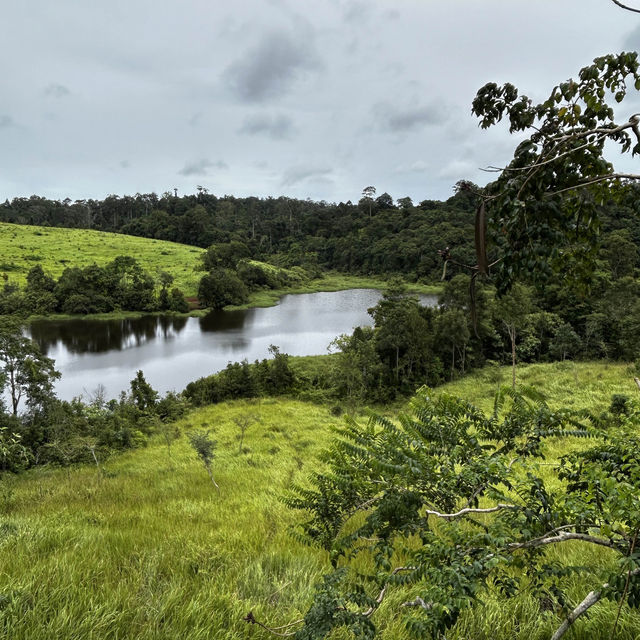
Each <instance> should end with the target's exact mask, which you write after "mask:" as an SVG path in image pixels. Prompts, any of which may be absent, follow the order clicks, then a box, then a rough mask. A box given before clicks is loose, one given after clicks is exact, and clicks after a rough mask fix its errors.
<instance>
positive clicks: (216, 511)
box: [0, 363, 640, 640]
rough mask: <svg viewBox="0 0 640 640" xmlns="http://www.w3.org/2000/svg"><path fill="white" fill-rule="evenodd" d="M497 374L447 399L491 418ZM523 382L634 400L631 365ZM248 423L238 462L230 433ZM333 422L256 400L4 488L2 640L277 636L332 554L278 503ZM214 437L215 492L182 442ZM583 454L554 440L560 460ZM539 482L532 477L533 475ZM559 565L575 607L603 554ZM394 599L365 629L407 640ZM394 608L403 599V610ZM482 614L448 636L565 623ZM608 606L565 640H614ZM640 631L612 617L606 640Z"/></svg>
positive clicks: (547, 368)
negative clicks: (576, 569) (249, 617)
mask: <svg viewBox="0 0 640 640" xmlns="http://www.w3.org/2000/svg"><path fill="white" fill-rule="evenodd" d="M509 376H510V372H509V370H508V369H507V368H495V369H490V370H488V371H483V372H480V373H478V374H477V375H473V376H470V377H468V378H467V379H465V380H463V381H459V382H456V383H453V384H451V385H447V386H445V387H444V388H443V391H448V392H452V393H461V394H464V397H466V398H468V399H469V401H471V402H474V403H477V404H480V405H484V406H486V407H489V405H490V403H491V398H492V397H493V394H494V392H495V390H496V388H497V386H498V384H499V383H500V380H501V379H502V380H507V381H508V380H509ZM520 377H521V379H522V381H523V382H525V383H527V384H535V385H538V386H539V388H540V389H541V390H543V391H544V390H546V389H549V391H550V394H551V396H550V405H551V406H553V407H561V406H564V405H566V404H571V405H572V406H573V407H575V408H591V409H592V410H595V411H600V410H604V409H606V408H607V407H608V405H609V404H610V399H611V395H612V394H614V393H623V394H626V395H629V396H631V395H632V394H634V393H636V394H637V390H634V384H633V380H632V378H631V377H630V372H629V370H628V367H627V366H625V365H616V364H605V363H600V364H574V363H556V364H552V365H529V366H525V367H522V369H521V372H520ZM247 415H252V416H256V417H257V420H256V421H255V422H254V423H252V424H251V425H250V426H249V428H248V429H247V431H246V434H245V436H244V445H243V449H242V452H241V453H238V444H239V439H240V428H239V426H238V422H237V421H236V419H238V420H242V419H243V418H244V417H245V416H247ZM340 422H341V419H339V418H336V417H334V416H332V415H331V413H330V411H329V410H328V409H327V408H325V407H323V406H319V405H317V404H308V403H302V402H299V401H294V400H285V399H275V398H265V399H260V400H251V401H235V402H226V403H222V404H218V405H214V406H209V407H205V408H202V409H198V410H195V411H193V412H192V413H190V414H189V415H187V416H186V417H184V418H182V419H181V420H179V421H178V422H177V423H176V426H177V429H178V432H179V434H180V437H179V438H178V439H177V440H176V441H175V442H173V443H172V445H171V450H170V453H169V450H168V448H167V443H166V440H165V438H164V437H163V436H162V435H157V436H154V437H152V439H151V440H150V442H149V444H148V446H147V447H146V448H142V449H136V450H133V451H130V452H127V453H123V454H119V455H117V456H114V457H111V458H108V459H106V460H105V461H101V465H100V470H98V469H97V468H96V466H95V464H88V465H87V466H84V467H82V466H81V467H71V468H67V469H57V468H56V467H55V466H51V465H49V466H45V467H38V468H35V469H33V470H31V471H28V472H26V473H24V474H22V475H20V476H10V475H5V476H3V479H2V493H1V495H0V513H1V514H2V516H1V518H2V521H1V524H0V527H1V529H0V531H1V538H0V555H1V560H2V566H3V571H2V574H1V575H0V594H2V600H1V601H2V607H0V621H1V623H0V629H2V632H1V633H2V635H3V637H6V638H12V639H16V640H18V639H25V640H26V639H29V640H37V639H38V638H42V639H45V638H46V639H48V638H51V637H89V636H91V635H92V634H93V635H96V634H97V633H99V634H100V637H104V638H115V637H128V638H136V639H140V640H142V639H145V638H148V639H151V638H154V639H158V638H166V639H167V640H168V639H169V638H175V637H180V636H185V637H190V638H203V639H204V638H211V637H215V638H229V639H231V638H239V637H240V638H241V637H261V638H267V637H270V634H268V633H267V632H264V631H261V630H258V629H256V628H249V627H248V626H247V625H246V623H245V622H243V620H242V618H243V616H245V615H246V614H247V613H248V612H249V611H253V613H254V615H255V617H256V618H257V619H259V620H261V621H263V622H268V623H271V624H272V625H274V626H276V625H277V624H282V623H286V622H289V621H291V620H295V619H298V618H299V617H300V615H301V614H302V613H303V612H304V611H305V610H306V608H307V607H308V605H309V603H310V601H311V598H312V594H313V585H314V583H315V582H316V580H317V579H319V577H320V575H321V574H322V573H323V572H326V571H327V570H328V568H329V566H330V565H329V558H328V555H327V554H326V553H325V552H323V551H321V550H318V549H313V548H309V547H307V546H305V545H303V544H302V543H300V542H299V541H297V540H296V538H295V537H292V536H291V535H290V529H289V528H290V527H291V526H293V525H294V524H295V523H296V522H300V521H301V520H300V516H299V515H298V514H297V513H296V512H295V511H292V510H290V509H288V508H287V507H286V506H285V505H284V504H283V503H282V500H281V498H282V496H283V495H285V493H286V492H287V490H289V489H291V488H292V486H293V484H295V483H304V482H305V479H306V478H307V477H308V476H309V474H310V473H311V472H312V471H316V470H318V469H319V468H320V467H319V464H318V455H319V452H320V451H321V450H322V449H324V448H325V447H327V446H328V445H329V444H330V442H331V441H332V439H333V435H332V431H331V427H332V425H335V424H339V423H340ZM202 429H212V432H213V435H214V437H215V438H216V440H217V448H216V457H215V459H214V461H213V471H214V474H215V479H216V482H217V483H218V484H219V486H220V492H219V493H218V492H217V491H216V490H215V488H214V487H213V486H212V484H211V482H210V480H209V478H208V477H207V474H206V472H205V470H204V469H203V468H202V466H201V464H200V462H199V461H198V458H197V456H196V454H195V452H194V451H193V449H192V448H191V447H190V445H189V443H188V439H187V437H186V435H185V434H188V433H189V432H191V431H197V430H202ZM583 443H584V441H581V440H575V439H568V440H562V439H558V440H555V441H553V442H552V443H551V444H550V447H551V452H552V454H553V455H554V456H555V455H558V454H560V453H562V452H564V451H566V450H568V448H573V447H575V446H576V445H580V444H583ZM543 469H544V467H543ZM551 558H552V559H554V560H557V561H562V562H573V563H576V564H581V565H590V567H591V568H590V569H589V570H588V571H586V570H585V572H584V575H578V576H574V577H572V578H570V579H569V582H570V584H571V589H570V592H571V593H572V594H573V597H574V598H581V597H583V596H584V591H585V586H586V585H587V584H589V582H588V578H590V576H591V573H592V572H596V573H597V572H598V571H600V570H601V569H602V568H603V567H607V566H612V565H611V564H610V563H611V562H612V561H611V560H610V559H609V555H608V554H607V553H606V552H605V553H601V552H593V553H587V552H585V551H584V549H583V548H582V547H581V546H580V543H566V546H565V547H563V548H561V549H559V550H557V551H554V552H552V554H551ZM405 595H406V594H403V593H402V592H399V593H395V594H394V595H393V596H390V598H389V599H387V600H386V601H385V603H384V607H383V608H382V610H380V611H379V612H377V613H376V615H375V621H376V624H378V625H379V627H380V630H381V638H383V639H385V640H391V639H394V640H395V639H403V640H404V639H406V638H409V636H408V634H407V632H406V630H404V627H403V619H404V613H405V612H404V611H403V610H401V609H400V610H399V609H398V608H397V605H398V604H399V603H401V602H402V601H403V600H402V598H403V597H404V596H405ZM405 599H407V598H406V597H405ZM483 599H484V602H485V606H484V607H483V608H482V610H469V611H467V612H465V613H464V614H463V615H462V617H461V619H460V620H459V622H458V625H457V626H456V627H455V628H454V630H453V631H452V632H451V633H450V634H448V635H447V637H448V638H458V639H460V640H462V638H469V637H473V638H479V639H482V638H487V639H488V638H492V639H495V640H498V639H502V638H504V639H507V638H521V639H522V640H524V639H527V640H528V639H529V638H540V639H542V638H548V637H550V635H551V631H552V630H553V629H555V628H556V627H557V626H558V624H559V622H560V621H561V615H560V613H559V612H557V611H551V610H550V609H549V606H548V603H546V601H545V600H544V599H539V598H536V597H534V596H533V595H530V594H527V593H524V594H522V595H519V596H517V597H514V598H513V599H510V600H507V601H506V602H505V601H504V600H503V599H502V598H501V596H500V594H499V591H498V589H495V590H494V591H493V592H492V593H489V594H488V595H487V596H485V597H484V598H483ZM615 613H616V604H615V603H612V602H603V603H601V604H599V605H598V606H597V607H594V609H593V610H592V613H591V615H590V616H589V618H588V619H582V620H580V621H579V623H576V626H575V628H574V630H573V634H574V635H573V636H571V637H573V638H575V639H576V640H581V639H584V640H586V639H587V638H589V639H592V638H595V639H599V638H600V639H605V638H609V637H610V635H609V634H610V632H611V627H612V624H613V620H614V619H615ZM638 625H640V619H639V618H638V616H637V614H636V613H635V612H633V611H630V610H629V609H628V608H627V607H626V606H625V607H623V610H622V615H621V620H620V622H619V623H618V633H619V635H618V637H621V638H631V637H633V634H634V629H637V627H638Z"/></svg>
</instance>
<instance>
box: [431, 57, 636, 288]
mask: <svg viewBox="0 0 640 640" xmlns="http://www.w3.org/2000/svg"><path fill="white" fill-rule="evenodd" d="M630 86H633V87H635V88H636V89H640V73H639V65H638V54H637V53H635V52H630V53H621V54H618V55H613V54H609V55H606V56H602V57H600V58H596V59H595V60H594V62H593V64H591V65H589V66H587V67H584V68H583V69H582V70H581V71H580V73H579V76H578V79H577V80H574V79H570V80H567V81H566V82H562V83H560V84H559V85H557V86H556V87H554V89H553V90H552V92H551V94H550V95H549V97H548V98H547V100H545V101H544V102H540V103H537V104H536V103H534V102H533V101H532V100H531V99H530V98H529V97H527V96H526V95H520V94H519V92H518V90H517V89H516V87H514V86H513V85H512V84H509V83H507V84H504V85H502V86H499V85H497V84H495V83H489V84H487V85H485V86H484V87H482V88H481V89H480V90H479V91H478V93H477V95H476V97H475V99H474V100H473V105H472V111H473V113H474V114H475V115H477V116H478V118H479V119H480V126H481V127H482V128H488V127H491V126H494V125H496V124H497V123H498V122H499V121H501V120H502V119H503V118H504V119H507V120H508V122H509V131H510V132H511V133H517V134H518V135H520V136H523V135H524V140H523V141H522V142H520V144H518V146H517V147H516V149H515V152H514V157H513V160H512V161H511V162H510V163H509V164H508V165H507V166H506V167H490V170H493V171H495V172H497V173H498V174H499V176H498V178H497V180H496V181H494V182H492V183H490V184H489V185H487V187H486V188H485V189H484V190H483V191H482V193H481V194H480V193H476V195H478V196H479V197H480V205H479V206H478V209H477V212H476V257H477V264H476V265H474V266H468V265H467V266H468V268H469V269H471V270H472V271H473V272H474V274H481V275H487V274H489V272H490V269H491V268H493V269H494V275H495V277H496V281H497V284H498V288H499V289H500V290H501V291H504V290H505V289H507V288H508V287H509V286H510V285H511V284H512V283H513V282H514V281H516V280H518V279H523V280H529V281H532V282H534V283H536V284H541V283H544V282H545V281H548V280H550V279H552V278H555V277H557V274H559V273H562V274H563V277H565V278H567V279H568V280H569V281H572V282H575V283H577V284H580V285H584V284H585V283H586V282H588V280H589V277H590V276H591V274H592V273H593V270H594V268H595V261H596V257H597V254H598V251H597V248H598V247H597V233H598V229H599V222H600V221H599V210H598V203H599V202H601V201H603V199H604V198H605V196H606V195H607V193H608V192H609V191H610V190H611V189H612V188H615V187H617V186H619V185H621V184H624V182H625V181H629V180H638V179H640V176H639V175H635V174H624V173H617V172H615V170H614V168H613V165H612V164H611V163H610V162H608V161H607V160H606V159H605V157H604V150H605V144H607V149H610V148H611V147H612V146H617V147H618V149H619V151H620V152H621V153H627V152H631V153H632V154H633V155H636V154H638V153H640V114H631V115H629V116H628V120H627V121H626V122H622V123H619V122H617V121H616V119H615V113H614V109H613V107H612V106H611V105H610V104H609V103H608V102H607V99H608V98H609V97H611V96H612V97H613V99H614V100H615V102H616V103H621V102H622V101H623V100H624V98H625V97H626V95H627V92H628V91H629V88H630ZM485 228H487V229H488V230H485ZM488 239H491V240H492V241H493V245H492V246H491V247H489V243H488V242H487V240H488ZM488 247H489V248H488ZM442 255H443V258H444V259H445V260H447V259H448V258H449V257H450V256H449V252H448V250H447V251H443V252H442Z"/></svg>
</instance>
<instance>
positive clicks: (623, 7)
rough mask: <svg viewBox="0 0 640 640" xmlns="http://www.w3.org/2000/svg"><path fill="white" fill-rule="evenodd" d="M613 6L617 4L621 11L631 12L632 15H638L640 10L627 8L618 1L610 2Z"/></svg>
mask: <svg viewBox="0 0 640 640" xmlns="http://www.w3.org/2000/svg"><path fill="white" fill-rule="evenodd" d="M611 2H613V4H617V5H618V6H619V7H620V8H621V9H625V10H626V11H633V12H634V13H640V9H634V8H633V7H628V6H627V5H626V4H622V2H619V1H618V0H611Z"/></svg>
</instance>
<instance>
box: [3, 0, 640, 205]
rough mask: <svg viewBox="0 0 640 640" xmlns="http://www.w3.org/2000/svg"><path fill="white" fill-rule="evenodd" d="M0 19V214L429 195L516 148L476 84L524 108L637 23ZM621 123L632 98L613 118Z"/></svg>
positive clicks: (532, 7)
mask: <svg viewBox="0 0 640 640" xmlns="http://www.w3.org/2000/svg"><path fill="white" fill-rule="evenodd" d="M632 3H635V5H633V6H637V7H640V0H628V4H630V5H632ZM0 15H1V16H2V24H3V28H2V37H1V38H0V77H1V78H2V81H1V82H0V201H3V200H4V199H5V198H9V199H11V198H13V197H28V196H30V195H32V194H37V195H40V196H44V197H48V198H54V199H64V198H66V197H69V198H71V199H74V200H75V199H84V198H104V197H105V196H106V195H108V194H117V195H125V194H129V195H133V194H135V193H138V192H139V193H149V192H152V191H154V192H156V193H158V194H161V193H163V192H165V191H170V190H173V189H174V188H177V189H178V193H179V194H186V193H195V192H196V188H197V187H198V186H202V187H205V188H206V189H208V190H209V192H210V193H214V194H216V195H225V194H228V195H235V196H250V195H253V196H259V197H266V196H274V197H278V196H280V195H286V196H290V197H295V198H303V199H305V198H311V199H312V200H326V201H328V202H339V201H347V200H352V201H354V202H355V201H357V200H358V199H359V198H360V197H361V194H362V190H363V188H364V187H367V186H369V185H371V186H374V187H375V188H376V189H377V193H378V195H380V194H381V193H383V192H387V193H389V194H391V196H392V197H393V198H394V199H397V198H401V197H406V196H409V197H410V198H412V199H413V201H414V202H420V201H422V200H424V199H446V198H448V197H449V196H450V195H451V194H452V186H453V185H454V184H455V183H456V182H457V181H458V180H461V179H467V180H472V181H474V182H476V183H478V184H481V185H483V184H485V183H486V182H487V181H489V180H490V179H491V178H492V177H493V176H491V175H490V174H487V173H485V172H483V171H482V168H483V167H488V166H490V165H496V166H502V165H504V164H505V163H506V162H508V160H509V159H510V158H511V156H512V151H513V149H514V147H515V145H516V143H517V140H515V139H514V138H513V136H510V135H509V133H508V131H507V129H506V127H505V126H499V127H497V128H495V129H491V130H481V129H479V127H478V124H477V120H476V119H475V118H474V116H473V115H472V114H471V102H472V100H473V98H474V96H475V94H476V91H477V90H478V89H479V88H480V87H481V86H483V85H484V84H485V83H487V82H497V83H503V82H511V83H513V84H515V85H516V86H517V87H518V88H519V89H520V91H521V92H523V93H526V94H527V95H529V96H530V97H532V98H533V99H537V100H542V99H544V98H546V97H547V96H548V95H549V93H550V91H551V89H552V88H553V87H554V86H555V85H557V84H558V83H559V82H562V81H564V80H566V79H567V78H569V77H575V76H577V73H578V71H579V69H580V68H581V67H583V66H585V65H587V64H589V63H590V62H591V61H592V59H593V58H594V57H596V56H599V55H603V54H606V53H618V52H620V51H623V50H625V51H629V50H638V49H640V14H634V13H629V12H626V11H623V10H622V9H620V8H618V7H616V6H615V5H614V4H613V3H612V2H611V1H610V0H535V2H532V1H528V2H524V1H522V0H438V1H436V0H233V2H232V1H230V0H225V1H222V0H179V1H178V0H154V1H151V0H109V2H106V1H105V0H93V1H91V2H87V0H55V2H52V0H5V2H3V3H2V11H1V13H0ZM639 111H640V95H639V94H638V92H635V91H633V94H632V95H630V96H629V98H628V99H627V100H625V101H624V102H623V103H622V106H621V109H620V111H619V112H617V116H618V119H619V120H620V121H626V120H627V119H628V117H629V116H630V115H631V114H633V113H636V112H639ZM610 159H611V160H613V161H614V163H615V164H616V168H617V169H619V170H621V171H625V172H634V173H640V160H639V159H637V158H635V159H632V158H631V157H630V156H628V157H623V158H618V157H616V156H614V157H611V158H610Z"/></svg>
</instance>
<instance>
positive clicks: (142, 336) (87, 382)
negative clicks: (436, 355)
mask: <svg viewBox="0 0 640 640" xmlns="http://www.w3.org/2000/svg"><path fill="white" fill-rule="evenodd" d="M379 299H380V293H379V292H378V291H374V290H371V289H354V290H349V291H337V292H332V293H312V294H305V295H295V296H294V295H288V296H284V297H283V298H282V299H281V301H280V303H279V304H278V305H277V306H275V307H269V308H265V309H249V310H247V311H215V312H212V313H210V314H208V315H207V316H204V317H202V318H184V317H176V316H162V315H154V316H143V317H141V318H134V319H132V318H127V319H124V320H63V321H48V320H43V321H39V322H35V323H34V324H33V325H31V328H30V335H31V337H32V338H33V339H34V340H35V341H36V342H38V344H39V345H40V347H41V349H42V350H43V352H45V353H46V354H47V355H48V356H49V357H51V358H54V359H55V361H56V368H57V369H58V370H59V371H60V372H61V373H62V378H61V379H60V380H59V381H58V382H57V383H56V392H57V393H58V396H59V397H60V398H63V399H65V400H70V399H71V398H73V397H74V396H78V395H81V394H82V393H87V392H89V391H91V390H92V389H95V388H96V387H97V385H98V384H101V385H104V387H105V388H106V393H107V397H116V396H117V395H118V394H119V393H120V391H121V390H123V389H126V388H128V386H129V381H130V380H131V379H132V378H133V377H134V376H135V373H136V371H137V370H138V369H142V370H143V371H144V374H145V377H146V379H147V380H148V381H149V382H150V383H151V384H152V385H153V387H154V388H156V389H157V390H158V391H160V392H161V393H164V392H166V391H169V390H177V391H179V390H181V389H183V388H184V387H185V386H186V385H187V384H188V383H189V382H190V381H192V380H195V379H196V378H199V377H201V376H206V375H209V374H211V373H214V372H216V371H220V370H221V369H224V368H225V367H226V366H227V363H228V362H233V361H239V360H242V359H244V358H246V359H247V360H249V362H253V361H254V360H260V359H262V358H266V357H268V356H269V346H270V345H272V344H273V345H277V346H278V347H280V349H281V351H282V352H283V353H288V354H290V355H315V354H323V353H327V347H328V345H329V343H330V342H331V341H332V340H333V339H334V338H335V337H336V336H338V335H340V334H341V333H351V331H353V329H354V328H355V327H357V326H365V325H370V324H371V317H370V316H369V315H368V313H367V309H368V308H370V307H372V306H374V305H375V304H376V303H377V301H378V300H379ZM422 303H423V304H429V305H434V304H435V303H436V299H435V297H433V296H432V297H428V298H422Z"/></svg>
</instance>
